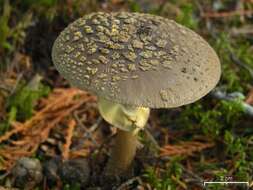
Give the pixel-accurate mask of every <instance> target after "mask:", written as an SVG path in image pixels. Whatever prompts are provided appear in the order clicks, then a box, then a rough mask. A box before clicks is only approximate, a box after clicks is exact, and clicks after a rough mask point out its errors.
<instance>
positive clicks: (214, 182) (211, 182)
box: [204, 181, 249, 186]
mask: <svg viewBox="0 0 253 190" xmlns="http://www.w3.org/2000/svg"><path fill="white" fill-rule="evenodd" d="M208 184H246V185H247V186H249V182H246V181H205V182H204V186H205V185H208Z"/></svg>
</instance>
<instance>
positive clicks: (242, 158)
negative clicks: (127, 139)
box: [0, 0, 253, 190]
mask: <svg viewBox="0 0 253 190" xmlns="http://www.w3.org/2000/svg"><path fill="white" fill-rule="evenodd" d="M95 11H105V12H111V11H129V12H145V13H151V14H155V15H160V16H163V17H166V18H169V19H173V20H175V21H177V22H178V23H180V24H182V25H184V26H186V27H188V28H191V29H192V30H194V31H195V32H197V33H198V34H200V35H201V36H202V37H203V38H204V39H205V40H207V41H208V42H209V43H210V45H211V46H212V47H213V48H214V49H215V50H216V52H217V54H218V56H219V58H220V61H221V66H222V76H221V79H220V82H219V84H218V85H217V87H216V88H215V90H213V91H212V92H211V93H209V94H208V95H207V96H205V97H204V98H202V99H201V100H199V101H197V102H196V103H193V104H190V105H187V106H182V107H179V108H174V109H159V110H152V111H151V115H150V118H149V120H148V124H147V126H146V129H145V130H144V131H142V132H141V134H140V141H141V143H142V144H143V145H144V146H143V147H144V148H142V149H140V150H138V152H137V156H136V159H135V162H134V165H133V171H132V172H131V174H130V175H129V176H127V177H125V178H121V179H118V180H115V181H113V182H110V183H107V184H105V183H104V182H103V180H102V179H101V177H100V175H101V172H102V171H103V168H104V165H105V163H106V161H107V159H108V156H109V155H108V152H109V150H110V147H111V145H112V143H113V137H114V134H115V129H114V128H113V127H111V126H109V124H107V123H106V122H105V121H104V120H103V119H101V117H100V116H99V113H98V109H97V104H96V97H95V96H93V95H92V94H89V93H88V92H85V91H80V90H78V89H75V88H73V87H71V86H70V85H69V84H68V82H67V81H66V80H64V79H63V78H62V77H61V76H60V75H59V74H58V72H57V71H56V69H55V68H54V66H53V63H52V59H51V48H52V44H53V42H54V40H55V39H56V37H57V36H58V35H59V33H60V32H61V31H62V30H63V29H64V28H65V27H66V26H67V25H68V24H69V23H70V22H72V21H74V20H75V19H77V18H79V17H81V16H83V15H85V14H88V13H91V12H95ZM252 81H253V1H252V0H224V1H221V0H205V1H201V0H177V1H175V0H171V1H166V0H139V1H132V0H128V1H124V0H111V1H109V0H108V1H107V0H97V1H95V0H63V1H57V0H37V1H32V0H22V1H17V0H10V1H8V0H0V186H1V187H0V190H2V189H3V190H4V189H36V190H39V189H41V190H42V189H43V190H49V189H64V190H79V189H118V190H120V189H121V190H123V189H140V190H142V189H157V190H202V189H208V190H209V189H210V190H227V189H231V190H244V189H251V188H252V189H253V107H251V106H253V88H252ZM29 169H31V170H30V171H29ZM42 171H43V172H42ZM204 181H216V182H218V181H226V182H232V181H241V182H247V183H245V184H208V185H206V186H205V187H204V184H203V183H204Z"/></svg>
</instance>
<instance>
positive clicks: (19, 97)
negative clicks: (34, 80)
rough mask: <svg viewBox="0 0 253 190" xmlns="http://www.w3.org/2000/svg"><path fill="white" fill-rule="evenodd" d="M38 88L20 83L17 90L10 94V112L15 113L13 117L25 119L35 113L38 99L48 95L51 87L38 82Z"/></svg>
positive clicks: (8, 105) (20, 119)
mask: <svg viewBox="0 0 253 190" xmlns="http://www.w3.org/2000/svg"><path fill="white" fill-rule="evenodd" d="M37 85H38V86H37V88H35V89H34V88H31V87H30V86H28V85H20V87H18V90H17V92H16V93H15V94H14V95H12V96H10V97H9V99H8V103H7V110H9V112H8V113H9V114H11V113H12V115H13V114H14V113H13V112H14V111H13V110H16V111H15V115H13V116H12V117H11V118H16V119H17V120H18V121H24V120H26V119H28V118H30V117H31V116H32V114H33V110H34V106H35V104H36V102H37V100H38V99H39V98H41V97H43V96H47V95H48V93H49V91H50V89H49V87H48V86H45V85H43V84H41V83H39V84H37Z"/></svg>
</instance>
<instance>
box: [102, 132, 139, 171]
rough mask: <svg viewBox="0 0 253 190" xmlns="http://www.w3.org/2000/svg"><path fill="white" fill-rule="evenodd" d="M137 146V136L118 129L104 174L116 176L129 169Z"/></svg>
mask: <svg viewBox="0 0 253 190" xmlns="http://www.w3.org/2000/svg"><path fill="white" fill-rule="evenodd" d="M137 145H138V135H137V134H133V133H132V132H128V131H124V130H121V129H118V132H117V135H116V138H115V141H114V146H113V148H112V153H111V158H110V159H109V161H108V163H107V166H106V169H105V174H106V175H109V176H118V175H120V174H122V173H123V172H125V171H127V170H128V169H129V166H130V165H131V163H132V161H133V159H134V157H135V153H136V148H137Z"/></svg>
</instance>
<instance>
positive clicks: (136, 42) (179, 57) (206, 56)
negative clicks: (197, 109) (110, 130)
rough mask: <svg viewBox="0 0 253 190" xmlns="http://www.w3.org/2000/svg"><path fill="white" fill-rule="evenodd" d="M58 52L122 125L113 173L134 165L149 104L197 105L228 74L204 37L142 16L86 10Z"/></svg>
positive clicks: (64, 66) (61, 63)
mask: <svg viewBox="0 0 253 190" xmlns="http://www.w3.org/2000/svg"><path fill="white" fill-rule="evenodd" d="M52 57H53V62H54V64H55V67H56V68H57V70H58V71H59V72H60V74H62V75H63V76H64V78H66V79H67V80H68V81H69V82H70V83H71V84H72V85H74V86H76V87H78V88H80V89H83V90H88V91H91V92H93V93H94V94H96V95H97V96H98V108H99V112H100V114H101V115H102V117H103V118H104V119H105V120H106V121H107V122H109V123H110V124H112V125H113V126H115V127H117V128H118V131H117V135H116V139H115V145H114V148H113V150H112V154H111V158H110V160H109V161H108V164H107V166H106V173H107V174H108V175H120V174H122V173H124V172H125V171H126V170H127V169H128V168H129V166H130V165H131V163H132V161H133V159H134V156H135V152H136V147H137V142H138V131H139V130H141V129H143V128H144V126H145V124H146V122H147V120H148V117H149V112H150V108H175V107H179V106H182V105H185V104H190V103H192V102H195V101H196V100H198V99H200V98H201V97H203V96H204V95H206V94H207V93H208V92H209V91H210V90H211V89H213V88H214V86H215V85H216V84H217V82H218V80H219V78H220V74H221V69H220V63H219V59H218V57H217V55H216V53H215V51H214V50H213V49H212V48H211V47H210V46H209V44H208V43H207V42H206V41H205V40H204V39H203V38H202V37H200V36H199V35H198V34H196V33H195V32H193V31H192V30H190V29H188V28H186V27H184V26H181V25H179V24H177V23H176V22H174V21H172V20H168V19H166V18H162V17H160V16H155V15H150V14H143V13H127V12H115V13H102V12H96V13H92V14H89V15H86V16H84V17H82V18H80V19H78V20H76V21H75V22H73V23H71V24H70V25H69V26H68V27H67V28H66V29H65V30H63V31H62V32H61V34H60V35H59V37H58V38H57V39H56V41H55V43H54V45H53V50H52Z"/></svg>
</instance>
